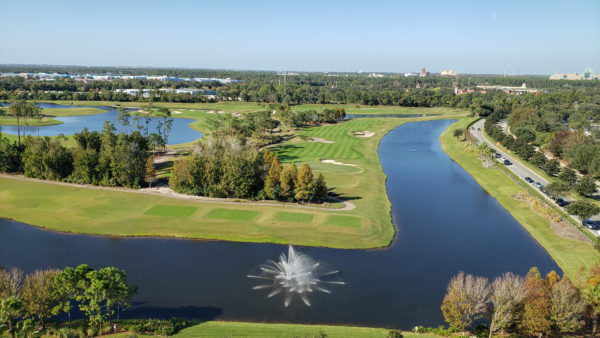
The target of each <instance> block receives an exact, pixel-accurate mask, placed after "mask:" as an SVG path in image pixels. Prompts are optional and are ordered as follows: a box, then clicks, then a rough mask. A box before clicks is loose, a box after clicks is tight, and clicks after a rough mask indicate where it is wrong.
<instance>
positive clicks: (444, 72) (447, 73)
mask: <svg viewBox="0 0 600 338" xmlns="http://www.w3.org/2000/svg"><path fill="white" fill-rule="evenodd" d="M440 75H441V76H458V73H457V72H456V71H454V70H442V72H441V73H440Z"/></svg>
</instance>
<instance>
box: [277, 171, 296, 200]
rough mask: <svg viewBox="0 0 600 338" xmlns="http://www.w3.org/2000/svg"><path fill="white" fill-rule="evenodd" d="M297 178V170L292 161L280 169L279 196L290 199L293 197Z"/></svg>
mask: <svg viewBox="0 0 600 338" xmlns="http://www.w3.org/2000/svg"><path fill="white" fill-rule="evenodd" d="M297 180H298V170H297V169H296V163H292V164H290V165H288V166H285V167H284V168H283V170H282V171H281V178H280V182H281V197H283V198H284V199H287V200H290V199H293V198H294V190H295V188H296V181H297Z"/></svg>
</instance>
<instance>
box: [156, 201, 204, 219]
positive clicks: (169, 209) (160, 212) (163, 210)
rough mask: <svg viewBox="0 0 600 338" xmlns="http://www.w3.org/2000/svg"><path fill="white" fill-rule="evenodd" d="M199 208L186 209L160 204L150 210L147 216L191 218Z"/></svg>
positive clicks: (184, 207)
mask: <svg viewBox="0 0 600 338" xmlns="http://www.w3.org/2000/svg"><path fill="white" fill-rule="evenodd" d="M197 209H198V208H195V207H186V206H181V205H166V204H159V205H155V206H153V207H152V208H150V209H148V210H147V211H146V212H145V214H146V215H156V216H169V217H182V218H185V217H189V216H190V215H192V214H193V213H194V212H195V211H196V210H197Z"/></svg>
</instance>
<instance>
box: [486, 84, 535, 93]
mask: <svg viewBox="0 0 600 338" xmlns="http://www.w3.org/2000/svg"><path fill="white" fill-rule="evenodd" d="M477 88H480V89H483V90H486V91H487V90H501V91H503V92H505V93H506V94H523V93H537V92H539V91H540V90H539V89H536V88H527V85H526V84H525V83H523V84H522V85H521V86H520V87H511V86H477Z"/></svg>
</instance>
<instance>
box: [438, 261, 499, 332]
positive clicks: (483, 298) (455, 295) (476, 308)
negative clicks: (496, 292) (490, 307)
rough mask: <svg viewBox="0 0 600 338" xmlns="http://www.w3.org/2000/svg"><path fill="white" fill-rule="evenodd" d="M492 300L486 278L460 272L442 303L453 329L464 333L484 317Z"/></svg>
mask: <svg viewBox="0 0 600 338" xmlns="http://www.w3.org/2000/svg"><path fill="white" fill-rule="evenodd" d="M489 298H490V287H489V282H488V280H487V279H486V278H484V277H475V276H473V275H471V274H468V275H466V276H465V273H464V272H462V271H461V272H459V273H458V275H456V276H454V278H452V280H450V283H448V288H447V292H446V296H445V297H444V301H443V303H442V312H443V313H444V318H446V321H447V322H448V323H449V324H450V326H451V327H453V328H455V329H457V330H460V331H464V330H465V329H467V328H468V327H469V326H471V324H473V322H474V321H475V320H477V319H479V318H481V317H482V316H483V314H484V313H485V312H486V310H487V303H488V301H489Z"/></svg>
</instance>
